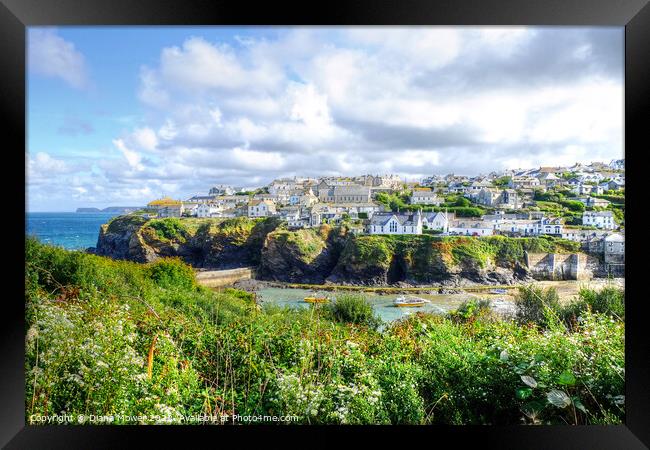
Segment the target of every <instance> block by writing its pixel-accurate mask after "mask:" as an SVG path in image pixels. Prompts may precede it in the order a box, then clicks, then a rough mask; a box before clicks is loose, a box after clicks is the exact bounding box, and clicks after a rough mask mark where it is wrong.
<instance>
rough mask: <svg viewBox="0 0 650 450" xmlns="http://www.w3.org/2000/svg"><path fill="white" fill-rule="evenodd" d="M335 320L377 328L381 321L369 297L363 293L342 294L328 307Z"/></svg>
mask: <svg viewBox="0 0 650 450" xmlns="http://www.w3.org/2000/svg"><path fill="white" fill-rule="evenodd" d="M327 310H328V312H329V313H330V314H331V316H332V318H333V319H334V320H337V321H339V322H345V323H353V324H356V325H365V326H367V327H370V328H373V329H376V328H377V327H378V326H379V325H380V324H381V321H380V320H379V318H378V317H377V316H376V315H375V313H374V311H373V309H372V305H371V304H370V302H368V299H366V297H365V296H364V295H361V294H358V295H357V294H340V295H338V296H337V297H336V300H334V301H333V302H331V303H330V304H329V305H328V308H327Z"/></svg>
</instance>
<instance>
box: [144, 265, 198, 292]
mask: <svg viewBox="0 0 650 450" xmlns="http://www.w3.org/2000/svg"><path fill="white" fill-rule="evenodd" d="M147 273H148V275H149V278H151V280H153V281H154V282H155V283H156V284H157V285H158V286H160V287H164V288H173V287H178V288H183V289H193V288H195V287H196V280H195V277H194V271H193V270H192V268H191V267H190V266H189V265H188V264H185V263H184V262H183V261H181V260H180V259H179V258H162V259H159V260H158V261H155V262H152V263H150V264H149V265H148V266H147Z"/></svg>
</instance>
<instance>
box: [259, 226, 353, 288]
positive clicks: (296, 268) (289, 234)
mask: <svg viewBox="0 0 650 450" xmlns="http://www.w3.org/2000/svg"><path fill="white" fill-rule="evenodd" d="M346 239H347V230H346V229H345V228H343V229H342V228H337V229H332V228H331V227H329V226H327V225H323V226H321V227H320V228H319V229H304V230H297V231H287V230H275V231H273V232H271V233H269V234H267V236H266V239H265V241H264V245H263V246H262V251H261V261H260V266H259V268H258V271H257V273H258V276H259V277H261V278H266V279H272V280H277V281H289V282H293V283H309V284H322V283H324V282H325V278H326V277H327V276H328V275H329V274H330V273H331V272H332V269H333V268H334V266H335V265H336V263H337V261H338V258H339V255H340V253H341V249H342V248H343V246H344V243H345V241H346Z"/></svg>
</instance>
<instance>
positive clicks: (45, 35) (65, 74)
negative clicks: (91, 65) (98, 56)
mask: <svg viewBox="0 0 650 450" xmlns="http://www.w3.org/2000/svg"><path fill="white" fill-rule="evenodd" d="M27 56H28V68H29V70H31V71H33V72H34V73H37V74H40V75H45V76H49V77H57V78H61V79H62V80H63V81H65V82H66V83H68V84H69V85H70V86H72V87H74V88H77V89H83V88H86V87H87V86H88V84H89V80H88V70H87V67H86V62H85V58H84V56H83V55H82V54H81V52H79V51H78V50H77V49H76V48H75V46H74V44H73V43H71V42H68V41H66V40H65V39H63V38H62V37H60V36H59V35H58V34H57V32H56V30H54V29H51V28H33V29H30V30H29V33H28V51H27Z"/></svg>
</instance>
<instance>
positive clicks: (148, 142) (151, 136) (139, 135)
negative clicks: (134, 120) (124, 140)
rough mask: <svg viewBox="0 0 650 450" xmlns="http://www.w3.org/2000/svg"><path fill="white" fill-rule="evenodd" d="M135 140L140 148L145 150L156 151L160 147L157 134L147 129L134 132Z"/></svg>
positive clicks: (138, 129)
mask: <svg viewBox="0 0 650 450" xmlns="http://www.w3.org/2000/svg"><path fill="white" fill-rule="evenodd" d="M133 140H134V141H135V143H136V144H137V145H138V146H139V147H140V148H143V149H145V150H155V149H156V146H157V145H158V137H157V136H156V132H155V131H153V130H152V129H151V128H147V127H145V128H137V129H136V130H135V131H134V132H133Z"/></svg>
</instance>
